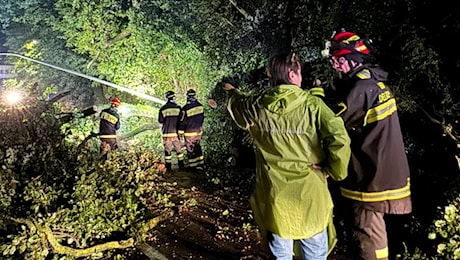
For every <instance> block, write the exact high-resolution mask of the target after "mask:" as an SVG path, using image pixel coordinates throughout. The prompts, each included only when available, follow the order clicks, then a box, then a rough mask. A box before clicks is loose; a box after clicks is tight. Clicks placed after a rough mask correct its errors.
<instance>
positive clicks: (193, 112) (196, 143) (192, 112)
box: [180, 89, 204, 169]
mask: <svg viewBox="0 0 460 260" xmlns="http://www.w3.org/2000/svg"><path fill="white" fill-rule="evenodd" d="M203 121H204V110H203V106H202V105H201V103H200V102H198V100H197V99H196V92H195V90H193V89H189V90H187V104H185V105H184V107H183V108H182V114H181V119H180V134H182V133H183V135H184V138H185V147H186V150H187V160H188V167H189V168H192V169H200V168H201V166H202V165H203V164H204V156H203V151H202V149H201V145H200V141H201V135H202V134H203V128H202V127H203Z"/></svg>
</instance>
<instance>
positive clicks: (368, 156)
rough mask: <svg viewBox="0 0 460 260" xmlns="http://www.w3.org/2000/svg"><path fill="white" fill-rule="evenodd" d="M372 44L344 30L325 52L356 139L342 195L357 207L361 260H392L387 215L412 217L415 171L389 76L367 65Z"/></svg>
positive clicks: (355, 223)
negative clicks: (412, 192)
mask: <svg viewBox="0 0 460 260" xmlns="http://www.w3.org/2000/svg"><path fill="white" fill-rule="evenodd" d="M366 44H367V43H365V42H364V41H363V40H362V39H361V38H360V37H359V36H358V35H356V34H355V33H352V32H348V31H345V30H341V31H339V32H337V33H335V35H334V36H333V37H332V39H331V40H330V41H329V42H328V43H327V44H326V46H327V47H328V48H326V49H325V50H324V51H323V53H324V54H327V55H329V58H330V62H331V65H332V67H333V68H334V70H335V71H336V72H337V73H338V76H339V79H338V82H337V83H338V84H337V86H336V88H337V92H338V95H339V98H340V100H341V103H340V105H339V107H340V111H339V112H338V114H339V115H340V116H341V117H342V118H343V120H344V123H345V127H346V129H347V131H348V134H349V136H350V138H351V150H352V159H351V161H350V165H349V173H348V177H347V178H346V179H345V180H344V181H343V182H342V185H341V188H340V190H341V194H342V196H343V197H345V198H347V199H348V200H347V201H348V202H350V204H351V205H350V208H349V209H348V210H349V212H350V213H352V214H351V215H350V220H351V221H353V225H352V226H353V227H354V230H353V233H354V235H355V237H356V238H357V240H358V243H359V257H360V259H366V260H376V259H378V260H382V259H389V251H388V238H387V232H386V224H385V220H384V215H385V214H397V215H401V214H408V213H411V212H412V202H411V191H410V172H409V166H408V161H407V157H406V153H405V149H404V143H403V137H402V133H401V129H400V124H399V118H398V112H397V106H396V100H395V97H394V96H393V93H392V91H391V90H390V89H389V87H388V86H387V83H386V81H387V73H386V72H385V71H383V70H382V69H381V68H380V67H379V66H378V65H372V64H368V63H365V62H364V58H365V57H366V55H368V54H369V49H368V47H367V46H366ZM339 84H340V85H339Z"/></svg>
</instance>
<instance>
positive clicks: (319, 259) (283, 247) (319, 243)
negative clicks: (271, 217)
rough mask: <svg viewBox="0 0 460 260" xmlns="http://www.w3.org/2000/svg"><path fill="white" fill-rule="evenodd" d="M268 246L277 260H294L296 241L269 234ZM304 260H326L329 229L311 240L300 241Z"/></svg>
mask: <svg viewBox="0 0 460 260" xmlns="http://www.w3.org/2000/svg"><path fill="white" fill-rule="evenodd" d="M269 238H270V239H269V242H268V246H269V247H270V251H271V252H272V254H273V255H274V256H275V257H276V259H277V260H292V257H293V252H294V240H292V239H290V238H282V237H279V236H278V235H276V234H273V233H271V234H269ZM300 247H301V251H302V259H303V260H326V259H327V251H328V241H327V229H324V231H322V232H321V233H318V234H316V235H314V236H313V237H310V238H304V239H301V240H300Z"/></svg>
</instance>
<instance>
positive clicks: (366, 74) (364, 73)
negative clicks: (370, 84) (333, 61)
mask: <svg viewBox="0 0 460 260" xmlns="http://www.w3.org/2000/svg"><path fill="white" fill-rule="evenodd" d="M356 76H357V77H358V78H360V79H370V78H371V72H370V71H369V70H368V69H365V70H362V71H360V72H358V73H356Z"/></svg>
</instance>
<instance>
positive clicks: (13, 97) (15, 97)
mask: <svg viewBox="0 0 460 260" xmlns="http://www.w3.org/2000/svg"><path fill="white" fill-rule="evenodd" d="M21 99H22V96H21V94H19V92H15V91H12V92H10V93H8V94H7V96H6V100H7V101H8V102H9V103H10V104H16V103H18V102H19V101H20V100H21Z"/></svg>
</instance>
